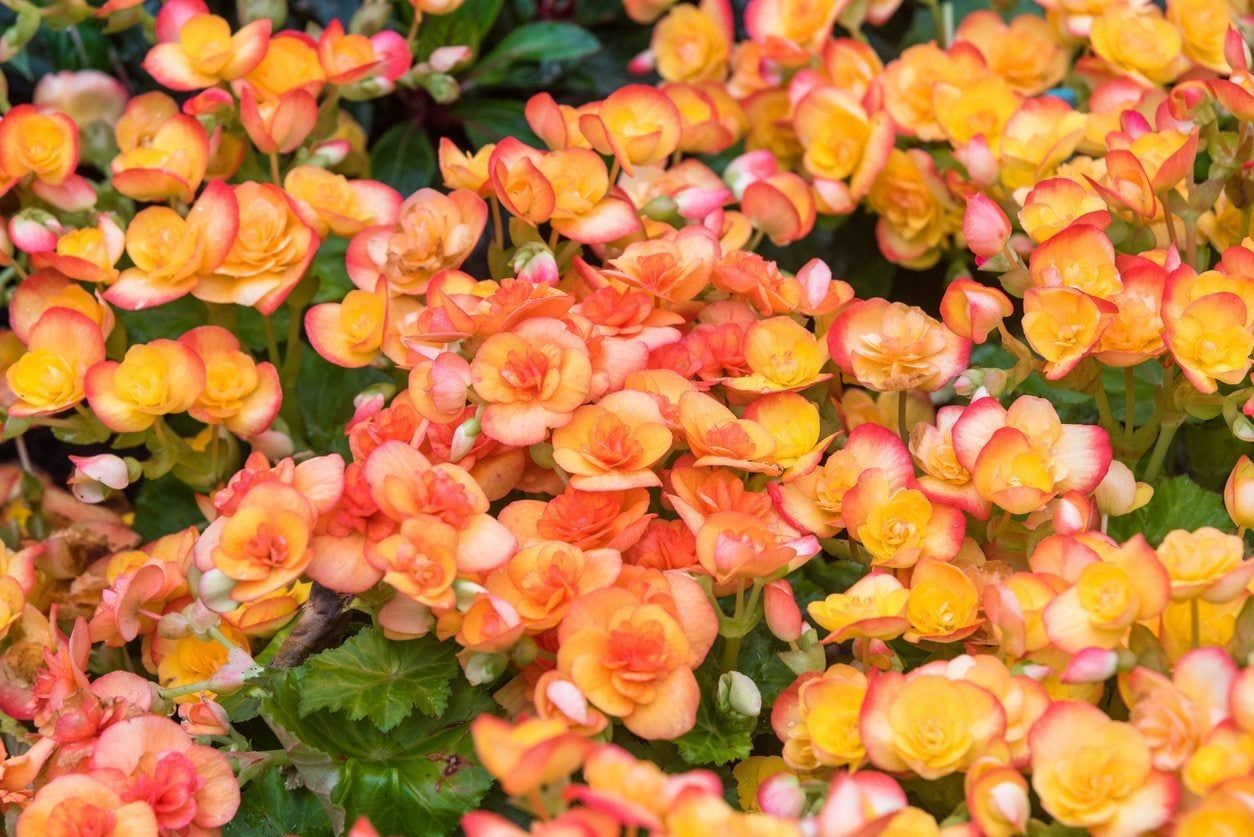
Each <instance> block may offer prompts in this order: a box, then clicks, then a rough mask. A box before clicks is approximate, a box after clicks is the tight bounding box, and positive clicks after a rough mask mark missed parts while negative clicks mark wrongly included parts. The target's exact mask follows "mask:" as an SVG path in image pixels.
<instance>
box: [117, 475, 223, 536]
mask: <svg viewBox="0 0 1254 837" xmlns="http://www.w3.org/2000/svg"><path fill="white" fill-rule="evenodd" d="M204 522H205V516H204V515H203V514H202V513H201V511H200V507H199V506H197V505H196V495H195V494H194V493H193V492H192V490H191V489H190V488H188V487H187V486H186V485H184V484H183V483H181V482H179V481H178V480H177V479H175V478H174V477H172V476H167V477H162V478H161V479H157V480H144V481H143V482H141V483H140V485H139V493H138V494H137V495H136V496H135V524H134V526H135V531H136V532H138V533H139V534H140V535H141V536H142V537H143V539H144V540H145V541H150V540H153V539H154V538H159V537H161V536H162V535H168V534H170V533H171V532H177V531H179V530H180V529H186V528H187V527H188V526H195V525H198V524H201V523H204Z"/></svg>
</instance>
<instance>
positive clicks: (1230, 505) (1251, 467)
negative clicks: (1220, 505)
mask: <svg viewBox="0 0 1254 837" xmlns="http://www.w3.org/2000/svg"><path fill="white" fill-rule="evenodd" d="M1224 507H1225V508H1227V509H1228V517H1231V518H1232V522H1233V523H1235V524H1237V526H1238V527H1240V528H1242V529H1250V528H1254V462H1252V461H1251V460H1250V458H1249V457H1248V456H1242V457H1241V458H1240V459H1238V460H1237V464H1236V465H1234V466H1233V467H1232V473H1231V474H1229V475H1228V482H1227V483H1226V484H1225V485H1224Z"/></svg>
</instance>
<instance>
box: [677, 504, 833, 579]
mask: <svg viewBox="0 0 1254 837" xmlns="http://www.w3.org/2000/svg"><path fill="white" fill-rule="evenodd" d="M696 536H697V546H696V549H697V561H698V562H699V563H700V565H701V568H702V569H703V570H705V572H707V573H708V574H709V575H710V577H711V578H713V579H714V587H715V589H716V590H718V591H730V590H734V589H736V588H737V587H743V586H745V584H746V583H747V582H751V581H756V580H759V579H767V578H770V577H772V576H774V575H776V574H777V573H779V571H780V570H784V569H788V570H792V569H796V568H797V567H799V566H801V565H802V564H803V563H805V562H806V561H807V560H809V559H810V558H811V557H813V556H814V555H815V554H816V553H818V551H819V544H818V540H817V539H816V538H815V537H814V536H813V535H807V536H806V537H803V538H797V539H794V540H789V541H781V539H780V538H779V537H777V536H776V535H775V533H774V532H772V531H770V530H769V529H768V528H767V527H766V526H765V525H764V524H763V523H762V522H761V521H760V520H758V519H757V518H756V517H752V516H750V515H747V514H743V513H740V512H733V511H728V512H718V513H716V514H712V515H710V516H709V517H707V518H706V519H705V521H704V523H702V525H701V527H700V528H699V529H698V530H697V532H696Z"/></svg>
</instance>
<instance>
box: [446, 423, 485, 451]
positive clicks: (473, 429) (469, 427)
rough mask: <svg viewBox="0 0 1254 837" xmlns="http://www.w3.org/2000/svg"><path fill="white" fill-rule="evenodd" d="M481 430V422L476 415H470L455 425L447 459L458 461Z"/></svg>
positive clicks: (469, 448) (472, 445)
mask: <svg viewBox="0 0 1254 837" xmlns="http://www.w3.org/2000/svg"><path fill="white" fill-rule="evenodd" d="M482 431H483V423H482V422H481V421H480V420H479V417H478V416H471V417H470V418H468V419H466V420H465V421H463V422H462V423H461V424H459V425H457V429H456V430H454V431H453V442H452V444H451V445H450V446H449V461H450V462H459V461H460V460H461V459H463V458H464V457H465V456H466V454H468V453H470V450H471V448H473V447H474V446H475V440H477V439H478V438H479V434H480V433H481V432H482Z"/></svg>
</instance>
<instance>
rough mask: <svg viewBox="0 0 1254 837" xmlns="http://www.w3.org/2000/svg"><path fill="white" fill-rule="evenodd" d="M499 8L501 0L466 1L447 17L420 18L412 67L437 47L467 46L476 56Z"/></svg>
mask: <svg viewBox="0 0 1254 837" xmlns="http://www.w3.org/2000/svg"><path fill="white" fill-rule="evenodd" d="M503 4H504V0H466V2H465V3H463V4H462V5H461V6H459V7H458V9H457V10H456V11H454V12H452V13H451V14H447V15H426V16H424V17H423V19H422V23H420V24H419V25H418V39H417V41H416V43H415V44H414V63H419V62H421V61H426V60H427V58H429V57H430V56H431V53H432V52H434V51H435V50H436V49H438V48H439V47H442V46H449V45H452V44H459V45H464V46H468V47H470V48H471V49H472V50H474V51H475V52H476V53H477V52H478V51H479V44H480V43H482V42H483V39H484V37H485V36H486V35H487V34H488V32H489V31H491V29H492V25H493V24H494V23H496V19H497V17H498V16H499V15H500V14H501V6H502V5H503Z"/></svg>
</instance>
